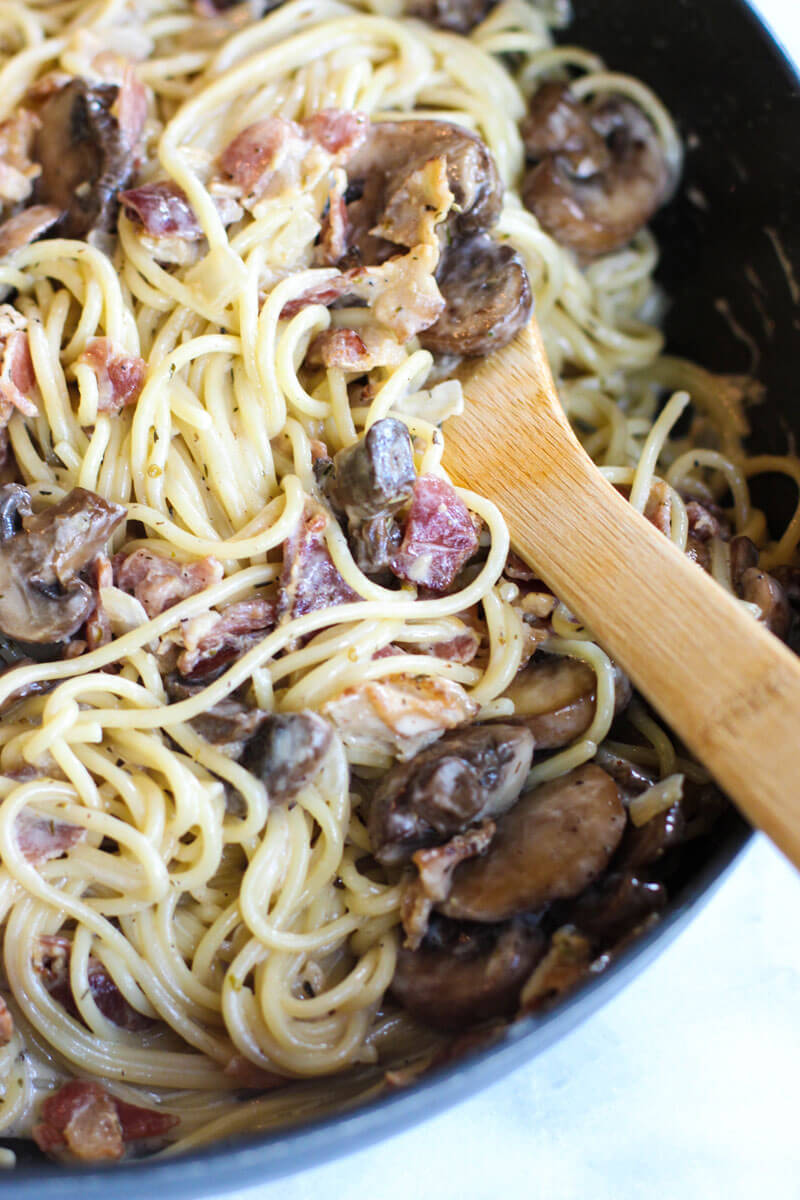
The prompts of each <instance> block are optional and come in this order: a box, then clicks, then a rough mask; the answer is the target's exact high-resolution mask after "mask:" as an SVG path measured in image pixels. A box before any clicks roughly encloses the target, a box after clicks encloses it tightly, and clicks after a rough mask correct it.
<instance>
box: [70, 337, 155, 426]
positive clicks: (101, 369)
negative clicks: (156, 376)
mask: <svg viewBox="0 0 800 1200" xmlns="http://www.w3.org/2000/svg"><path fill="white" fill-rule="evenodd" d="M77 361H78V362H79V363H85V364H86V365H87V366H88V367H91V369H92V371H94V374H95V378H96V379H97V393H98V394H97V411H98V412H101V413H110V414H111V415H112V416H117V415H118V414H119V413H121V412H122V410H123V408H126V407H127V406H128V405H129V404H135V403H136V401H137V400H138V399H139V395H140V393H141V390H142V388H143V387H144V381H145V376H146V375H147V364H146V363H145V361H144V359H143V358H139V356H138V355H135V354H126V352H125V351H124V350H122V349H120V347H119V346H117V345H116V343H114V342H113V341H112V340H111V338H107V337H95V338H90V339H89V341H88V342H87V343H86V347H85V349H84V350H83V351H82V352H81V354H80V355H79V356H78V360H77Z"/></svg>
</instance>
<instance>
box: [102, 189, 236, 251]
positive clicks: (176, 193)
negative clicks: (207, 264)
mask: <svg viewBox="0 0 800 1200" xmlns="http://www.w3.org/2000/svg"><path fill="white" fill-rule="evenodd" d="M119 199H120V203H121V204H122V206H123V208H124V209H125V211H126V213H127V214H128V216H129V217H130V218H131V220H134V221H136V222H138V224H140V225H141V226H142V227H143V229H144V232H145V233H146V234H148V235H149V236H150V237H152V238H155V239H162V238H163V239H171V238H178V239H179V240H181V241H184V242H199V241H200V240H201V239H202V238H203V237H204V236H205V234H204V233H203V230H202V227H201V225H200V222H199V221H198V219H197V217H196V216H195V211H194V209H193V208H192V206H191V204H190V203H189V198H188V196H187V195H186V193H185V192H184V190H183V188H179V187H178V185H177V183H173V182H172V180H170V179H161V180H159V181H158V182H157V183H145V184H143V185H142V186H141V187H138V188H130V189H129V190H128V191H126V192H121V193H120V197H119ZM212 199H213V200H214V204H215V205H216V208H217V212H218V213H219V215H220V217H221V218H222V220H223V222H224V224H225V225H231V224H233V222H234V221H238V219H239V217H240V216H241V215H242V210H241V208H240V207H239V205H238V204H237V203H236V201H235V200H233V199H232V198H231V197H229V196H224V195H215V196H213V197H212Z"/></svg>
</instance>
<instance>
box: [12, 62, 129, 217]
mask: <svg viewBox="0 0 800 1200" xmlns="http://www.w3.org/2000/svg"><path fill="white" fill-rule="evenodd" d="M125 86H127V85H123V87H125ZM122 91H123V88H121V87H119V86H117V85H116V84H112V83H89V82H87V80H85V79H80V78H75V79H73V80H71V81H70V82H69V83H67V84H65V86H64V87H62V88H59V89H58V90H57V91H55V92H53V93H52V94H51V95H50V96H48V97H47V99H46V100H45V101H44V102H43V103H42V105H41V107H40V109H39V113H38V115H39V119H40V122H41V127H40V129H39V131H38V132H37V134H36V140H35V142H34V157H35V159H36V160H37V162H39V163H40V164H41V167H42V173H41V175H40V176H39V179H38V180H37V182H36V189H35V195H36V199H37V201H38V202H39V203H41V204H49V205H54V206H55V207H56V208H57V209H59V210H61V211H63V212H64V214H65V215H64V217H63V219H62V220H61V221H60V222H59V225H58V232H59V233H61V234H62V235H63V236H64V237H72V238H83V237H85V236H86V234H87V233H89V232H90V231H91V230H92V229H98V228H103V229H104V228H108V226H109V224H110V223H111V220H112V218H113V214H114V210H115V205H116V194H117V192H118V191H119V189H120V188H123V187H124V186H125V184H126V183H127V182H128V180H129V178H130V176H131V173H132V171H133V167H134V152H135V148H136V141H137V138H138V132H139V128H140V120H139V117H140V114H139V113H138V112H137V113H135V115H134V119H133V122H132V123H131V124H130V125H129V126H126V125H125V124H124V122H122V121H121V120H120V119H119V113H120V110H121V109H122V107H123V106H122V104H121V103H120V98H121V95H122ZM137 103H138V98H137ZM132 109H133V106H132V105H129V104H126V105H125V112H126V115H127V114H128V113H132ZM143 115H144V114H143V113H142V114H141V118H142V119H143Z"/></svg>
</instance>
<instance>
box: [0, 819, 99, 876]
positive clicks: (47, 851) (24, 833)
mask: <svg viewBox="0 0 800 1200" xmlns="http://www.w3.org/2000/svg"><path fill="white" fill-rule="evenodd" d="M14 832H15V835H16V839H17V845H18V846H19V848H20V851H21V852H22V855H23V857H24V858H25V859H27V861H28V862H29V863H31V864H32V865H33V866H35V867H38V866H40V865H41V864H42V863H45V862H47V861H48V860H49V859H51V858H60V857H61V855H62V854H66V852H67V851H68V850H70V849H71V848H72V847H73V846H76V845H77V844H78V842H82V841H84V839H85V838H86V830H85V829H84V828H83V826H81V825H69V824H67V822H66V821H54V820H51V819H50V818H49V817H41V816H39V815H38V813H34V812H32V811H31V810H30V809H29V808H23V809H21V810H20V812H19V813H17V818H16V820H15V822H14Z"/></svg>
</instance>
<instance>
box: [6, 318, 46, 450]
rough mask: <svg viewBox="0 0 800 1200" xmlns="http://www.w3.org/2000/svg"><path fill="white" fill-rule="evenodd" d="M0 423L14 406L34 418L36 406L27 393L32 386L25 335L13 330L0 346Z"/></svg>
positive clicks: (29, 351) (30, 363) (31, 368)
mask: <svg viewBox="0 0 800 1200" xmlns="http://www.w3.org/2000/svg"><path fill="white" fill-rule="evenodd" d="M0 356H2V357H0V426H3V427H5V426H6V425H7V424H8V422H9V421H10V420H11V417H12V416H13V413H14V410H15V409H17V410H18V411H19V412H21V413H22V415H23V416H24V417H35V416H36V414H37V412H38V409H37V407H36V404H35V403H34V401H33V400H32V399H31V395H30V393H31V392H32V391H33V389H34V387H35V385H36V375H35V374H34V370H33V360H32V358H31V348H30V345H29V344H28V334H27V332H25V330H24V329H15V330H14V331H13V332H12V333H9V334H7V335H6V337H5V338H4V340H3V342H2V345H0Z"/></svg>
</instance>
